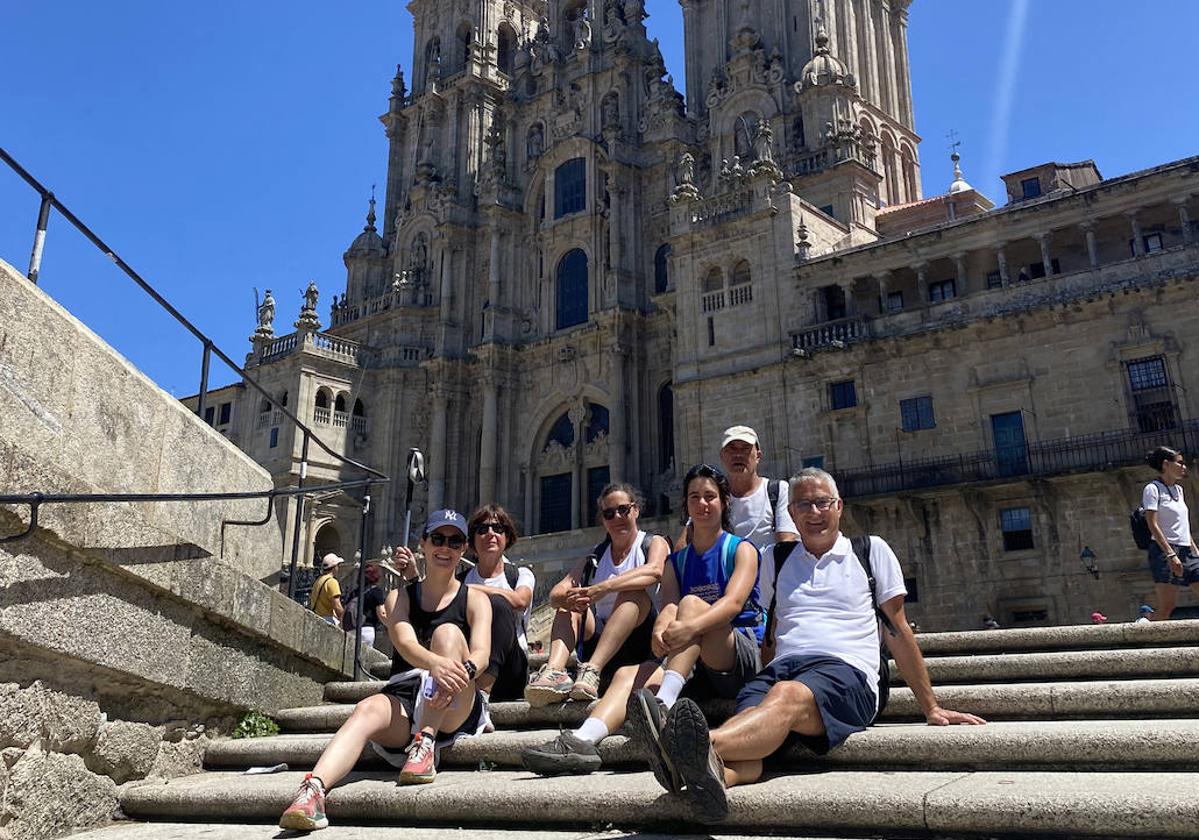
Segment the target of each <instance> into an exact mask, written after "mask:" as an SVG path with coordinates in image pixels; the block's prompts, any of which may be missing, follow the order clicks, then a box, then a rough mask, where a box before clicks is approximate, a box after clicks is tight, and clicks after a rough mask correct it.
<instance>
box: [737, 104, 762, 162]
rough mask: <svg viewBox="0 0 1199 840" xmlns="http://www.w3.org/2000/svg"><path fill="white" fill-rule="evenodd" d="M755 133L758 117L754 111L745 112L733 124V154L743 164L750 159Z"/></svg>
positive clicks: (756, 131)
mask: <svg viewBox="0 0 1199 840" xmlns="http://www.w3.org/2000/svg"><path fill="white" fill-rule="evenodd" d="M757 133H758V115H757V112H755V111H746V112H745V113H743V114H742V115H741V116H739V117H737V119H736V121H735V122H734V123H733V153H734V154H736V155H737V156H738V157H740V158H741V160H742V161H743V162H748V161H749V159H750V157H751V153H752V152H753V148H754V137H756V136H757Z"/></svg>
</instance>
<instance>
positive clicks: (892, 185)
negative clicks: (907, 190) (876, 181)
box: [881, 134, 903, 206]
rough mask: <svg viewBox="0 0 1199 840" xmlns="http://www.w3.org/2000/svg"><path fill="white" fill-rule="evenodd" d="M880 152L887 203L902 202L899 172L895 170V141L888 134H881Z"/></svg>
mask: <svg viewBox="0 0 1199 840" xmlns="http://www.w3.org/2000/svg"><path fill="white" fill-rule="evenodd" d="M881 153H882V156H883V183H884V184H885V185H886V188H887V204H889V205H892V206H894V205H896V204H902V203H903V199H902V198H900V192H899V173H897V172H896V171H895V141H894V140H892V139H891V135H890V134H884V135H883V142H882V149H881Z"/></svg>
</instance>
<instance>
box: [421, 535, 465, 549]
mask: <svg viewBox="0 0 1199 840" xmlns="http://www.w3.org/2000/svg"><path fill="white" fill-rule="evenodd" d="M429 542H431V543H433V545H434V546H435V547H436V548H441V547H442V546H443V545H448V546H449V547H450V548H453V549H455V550H456V549H459V548H464V547H465V546H466V537H464V536H462V535H461V534H451V535H450V536H448V537H447V536H446V535H445V534H429Z"/></svg>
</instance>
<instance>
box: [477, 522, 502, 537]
mask: <svg viewBox="0 0 1199 840" xmlns="http://www.w3.org/2000/svg"><path fill="white" fill-rule="evenodd" d="M471 530H472V531H474V533H475V536H476V537H481V536H483V535H484V534H486V533H487V532H488V531H490V532H491V533H493V534H501V535H502V534H504V533H505V531H504V526H503V525H501V524H500V523H498V522H480V523H479V524H478V525H476V526H475V527H474V528H472V529H471Z"/></svg>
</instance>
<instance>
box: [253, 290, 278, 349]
mask: <svg viewBox="0 0 1199 840" xmlns="http://www.w3.org/2000/svg"><path fill="white" fill-rule="evenodd" d="M254 335H255V337H257V338H274V337H275V298H274V296H273V295H271V290H270V289H267V290H266V294H265V295H264V296H263V298H262V303H261V304H259V305H258V329H256V330H254Z"/></svg>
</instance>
